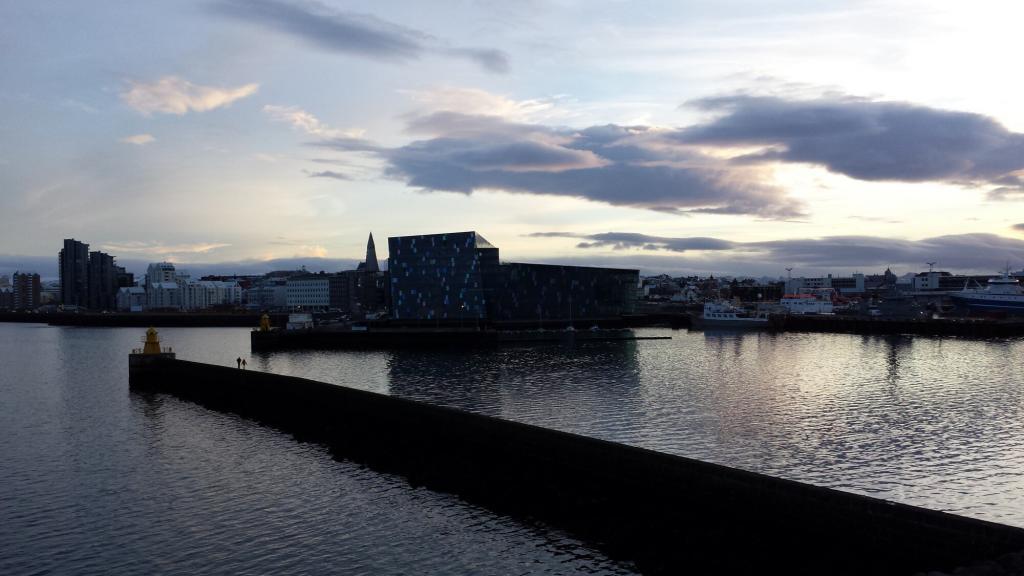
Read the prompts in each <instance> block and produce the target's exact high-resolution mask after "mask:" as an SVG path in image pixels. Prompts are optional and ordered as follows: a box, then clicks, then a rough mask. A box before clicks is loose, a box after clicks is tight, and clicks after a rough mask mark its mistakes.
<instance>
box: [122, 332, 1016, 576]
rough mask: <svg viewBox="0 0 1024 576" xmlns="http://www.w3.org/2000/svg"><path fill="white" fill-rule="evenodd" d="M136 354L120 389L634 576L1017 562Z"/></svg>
mask: <svg viewBox="0 0 1024 576" xmlns="http://www.w3.org/2000/svg"><path fill="white" fill-rule="evenodd" d="M152 346H153V347H154V349H159V348H158V347H157V346H158V345H157V344H153V345H152ZM143 355H144V354H143ZM149 356H150V357H149V358H147V359H146V360H145V361H133V362H132V363H131V364H130V369H129V379H130V387H131V389H132V391H133V392H136V393H141V394H164V393H166V394H172V395H174V396H176V397H179V398H182V399H185V400H188V401H192V402H195V403H197V404H200V405H202V406H205V407H208V408H211V409H214V410H221V411H227V412H232V413H236V414H240V415H242V416H243V417H246V418H251V419H254V420H256V421H259V422H261V423H264V424H266V425H269V426H273V427H275V428H277V429H279V430H281V431H283V432H286V433H290V434H294V435H295V437H296V438H298V439H301V440H304V441H314V442H319V443H323V444H325V445H326V446H329V447H330V448H331V450H332V451H333V453H334V454H335V456H336V457H338V458H344V459H350V460H353V461H357V462H361V463H364V464H366V465H368V466H370V467H372V468H374V469H377V470H380V471H385V472H390V473H395V474H400V475H403V476H404V477H406V478H407V479H408V481H409V482H410V483H412V484H414V485H422V486H426V487H428V488H431V489H434V490H440V491H447V492H451V493H455V494H457V495H459V496H460V497H462V498H464V499H466V500H467V501H470V502H473V503H477V504H479V505H482V506H486V507H488V508H490V509H493V510H495V511H497V512H499V513H505V514H509V515H511V516H513V517H517V518H522V519H532V520H533V521H540V522H543V523H545V524H548V525H550V526H553V527H556V528H559V529H564V530H567V531H569V532H570V533H572V534H575V535H578V536H579V537H581V538H584V539H586V540H587V541H588V542H593V543H595V544H596V545H597V546H599V547H600V548H601V549H603V550H606V551H607V552H608V553H609V554H611V555H613V556H614V557H618V558H622V559H624V560H628V561H632V562H634V563H635V565H636V566H637V568H638V569H639V570H640V571H641V572H644V573H649V574H677V573H685V572H690V573H762V572H766V573H772V572H782V573H786V574H915V573H924V572H929V571H945V572H952V571H953V570H955V569H957V568H958V567H969V566H975V565H978V564H979V563H983V562H989V561H992V560H994V559H998V558H1000V557H1004V556H1005V555H1008V554H1014V553H1018V552H1019V551H1021V550H1024V529H1020V528H1014V527H1010V526H1005V525H1001V524H997V523H993V522H986V521H981V520H976V519H971V518H965V517H962V516H957V515H953V514H948V513H943V512H938V511H933V510H927V509H923V508H919V507H914V506H908V505H904V504H899V503H894V502H890V501H884V500H879V499H875V498H870V497H866V496H860V495H855V494H850V493H846V492H841V491H838V490H832V489H827V488H821V487H817V486H812V485H808V484H804V483H800V482H793V481H789V480H784V479H779V478H774V477H770V476H766V475H762V474H757V473H753V472H748V471H744V470H739V469H735V468H729V467H725V466H720V465H716V464H711V463H707V462H701V461H697V460H693V459H689V458H684V457H680V456H674V455H669V454H664V453H659V452H654V451H651V450H645V449H642V448H636V447H632V446H627V445H623V444H617V443H613V442H607V441H602V440H598V439H594V438H588V437H583V436H579V435H574V434H568V433H565V432H560V431H555V430H550V429H545V428H540V427H537V426H531V425H527V424H522V423H518V422H512V421H507V420H502V419H498V418H493V417H488V416H482V415H478V414H473V413H469V412H464V411H460V410H455V409H451V408H446V407H441V406H435V405H431V404H426V403H422V402H416V401H411V400H407V399H403V398H398V397H394V396H387V395H382V394H375V393H371V392H366V391H361V390H356V389H352V388H347V387H343V386H338V385H334V384H328V383H324V382H316V381H312V380H307V379H302V378H295V377H289V376H282V375H276V374H270V373H263V372H258V371H251V370H241V369H236V368H234V367H222V366H213V365H209V364H201V363H196V362H188V361H184V360H178V359H174V358H173V357H170V356H168V355H166V354H163V355H160V354H150V355H149ZM136 357H137V355H135V354H133V358H136ZM968 573H972V572H968Z"/></svg>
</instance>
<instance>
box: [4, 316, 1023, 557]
mask: <svg viewBox="0 0 1024 576" xmlns="http://www.w3.org/2000/svg"><path fill="white" fill-rule="evenodd" d="M639 332H640V333H641V334H646V335H671V336H673V339H672V340H668V341H640V342H605V343H581V344H578V345H576V346H571V347H567V346H557V345H552V346H534V347H515V348H502V349H498V350H466V351H461V352H436V351H435V352H422V351H409V350H403V351H380V352H281V353H272V354H259V355H250V354H249V353H248V331H247V330H244V329H165V330H162V331H161V336H162V337H163V339H164V342H165V344H167V345H172V346H174V348H175V349H176V351H177V352H178V354H179V357H181V358H185V359H191V360H199V361H204V362H213V363H217V364H224V365H228V366H234V365H235V358H236V357H238V356H241V357H243V358H246V359H247V361H248V364H249V367H250V369H259V370H267V371H272V372H278V373H284V374H292V375H297V376H303V377H309V378H314V379H318V380H324V381H330V382H335V383H338V384H344V385H347V386H353V387H358V388H364V389H367V390H372V391H376V392H383V393H388V394H395V395H399V396H403V397H408V398H415V399H419V400H426V401H429V402H433V403H437V404H443V405H448V406H455V407H459V408H462V409H466V410H471V411H474V412H479V413H483V414H488V415H494V416H499V417H502V418H508V419H512V420H518V421H523V422H528V423H532V424H538V425H542V426H547V427H551V428H557V429H560V430H566V431H569V432H576V433H581V434H586V435H590V436H595V437H599V438H604V439H609V440H614V441H618V442H624V443H627V444H633V445H637V446H643V447H646V448H652V449H656V450H660V451H663V452H669V453H673V454H679V455H683V456H688V457H694V458H699V459H702V460H707V461H712V462H717V463H721V464H726V465H729V466H735V467H740V468H745V469H748V470H754V471H757V472H763V473H767V474H772V475H777V476H781V477H785V478H790V479H795V480H801V481H806V482H810V483H813V484H818V485H821V486H829V487H833V488H839V489H842V490H847V491H850V492H857V493H861V494H868V495H872V496H876V497H881V498H886V499H890V500H896V501H900V502H905V503H909V504H916V505H920V506H925V507H928V508H933V509H937V510H944V511H949V512H955V513H958V514H963V515H967V516H973V517H976V518H982V519H987V520H993V521H997V522H1002V523H1006V524H1012V525H1017V526H1024V391H1022V389H1021V382H1022V381H1024V378H1022V377H1024V373H1022V368H1021V364H1020V361H1019V359H1020V358H1021V357H1022V353H1024V339H1014V340H991V341H980V340H961V339H936V338H923V337H874V336H854V335H842V334H780V335H771V334H759V333H749V334H742V333H727V332H719V333H712V332H708V333H702V332H693V333H689V332H686V331H669V330H658V329H650V330H641V331H639ZM141 336H142V331H141V330H138V329H85V328H53V327H45V326H35V325H3V324H0V342H3V344H0V368H2V371H0V438H2V439H3V440H2V443H0V462H2V467H0V573H4V574H6V573H21V572H32V571H36V570H39V571H44V570H50V571H52V572H65V573H67V572H74V573H83V572H88V571H89V570H93V571H97V572H102V571H117V572H126V573H149V572H154V571H163V572H189V573H191V572H232V573H236V572H237V573H246V572H258V573H268V572H322V571H335V572H338V571H341V572H346V573H348V572H351V573H374V574H378V573H410V572H415V573H437V574H441V573H466V572H471V573H495V574H499V573H500V574H505V573H544V572H547V573H580V572H586V573H629V572H630V567H629V566H628V565H625V564H622V563H617V562H615V561H613V560H610V559H608V558H606V557H604V556H602V555H601V554H600V553H598V552H596V551H594V550H593V549H591V548H589V547H588V546H586V545H584V544H582V543H580V542H578V541H576V540H574V539H573V538H571V537H569V536H567V535H566V534H563V533H561V532H559V531H557V530H553V529H551V528H550V527H546V526H543V525H539V524H536V523H530V522H528V521H525V520H522V519H518V520H516V519H509V518H503V517H500V516H497V515H494V514H492V513H490V512H489V511H487V510H482V509H479V508H477V507H474V506H471V505H469V504H466V503H464V502H462V501H461V500H459V499H458V498H456V497H454V496H451V495H446V494H438V493H433V492H430V491H427V490H423V489H416V488H412V487H410V486H409V485H408V484H407V483H405V482H404V481H403V479H402V478H400V477H394V476H388V475H383V474H379V473H376V472H373V471H370V470H367V469H364V468H360V467H358V466H355V465H353V464H351V463H347V462H339V461H335V460H333V459H332V458H331V456H330V455H329V454H328V453H327V452H326V450H324V449H323V448H322V447H319V446H317V445H310V444H302V443H299V442H296V441H294V440H292V439H291V438H290V437H289V436H287V435H286V434H282V433H280V432H277V431H275V430H272V429H268V428H264V427H261V426H259V425H256V424H254V423H251V422H247V421H245V420H242V419H240V418H237V417H235V416H232V415H229V414H221V413H216V412H211V411H209V410H206V409H203V408H201V407H198V406H195V405H191V404H188V403H185V402H181V401H178V400H176V399H174V398H172V397H167V396H162V395H159V396H153V397H150V396H143V395H139V394H133V393H129V392H128V387H127V366H126V365H127V359H126V353H127V350H128V349H129V348H131V347H133V346H134V345H137V341H138V339H139V338H140V337H141Z"/></svg>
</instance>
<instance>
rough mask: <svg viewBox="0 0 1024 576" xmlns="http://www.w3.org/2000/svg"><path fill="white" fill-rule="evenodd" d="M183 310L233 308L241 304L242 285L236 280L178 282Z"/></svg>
mask: <svg viewBox="0 0 1024 576" xmlns="http://www.w3.org/2000/svg"><path fill="white" fill-rule="evenodd" d="M179 289H180V290H181V307H182V309H184V310H203V309H206V308H234V307H237V306H241V305H242V287H241V286H240V285H239V284H238V282H236V281H229V282H226V281H219V280H196V281H190V282H182V283H179Z"/></svg>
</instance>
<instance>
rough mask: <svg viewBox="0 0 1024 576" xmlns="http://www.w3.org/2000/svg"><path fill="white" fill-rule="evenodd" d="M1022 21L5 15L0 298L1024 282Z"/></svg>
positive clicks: (883, 6) (873, 9)
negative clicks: (42, 288) (546, 281)
mask: <svg viewBox="0 0 1024 576" xmlns="http://www.w3.org/2000/svg"><path fill="white" fill-rule="evenodd" d="M1022 20H1024V4H1019V3H1014V2H1003V1H999V2H994V1H988V0H981V1H976V2H970V3H965V2H954V1H948V2H947V1H936V0H932V1H917V0H886V1H884V2H883V1H864V2H860V1H843V2H834V1H829V0H818V1H797V0H778V1H776V0H749V1H744V0H716V1H707V2H704V1H701V2H681V1H666V2H623V1H600V0H596V1H583V0H524V1H521V2H497V1H491V0H459V1H455V0H437V1H433V2H410V1H395V2H380V1H377V2H363V1H351V2H349V1H340V0H322V1H321V0H199V1H193V0H174V1H157V0H153V1H147V2H123V1H122V2H113V1H104V0H94V1H90V2H79V1H66V2H58V1H46V0H39V1H35V2H22V1H20V0H0V78H3V81H2V82H0V274H4V273H10V272H12V271H13V270H14V269H21V270H26V269H32V268H36V269H38V270H35V271H39V272H40V273H41V274H43V275H44V276H55V275H56V253H57V251H58V250H59V249H60V247H61V242H62V240H63V239H64V238H71V237H73V238H76V239H78V240H81V241H84V242H87V243H89V244H90V246H91V248H92V249H93V250H103V251H106V252H109V253H111V254H113V255H115V256H116V257H117V258H118V260H119V262H121V263H123V264H127V265H129V269H132V268H135V269H136V271H141V269H142V268H144V265H145V263H146V262H150V261H161V260H168V261H173V262H176V263H178V264H179V265H180V266H182V267H187V268H192V269H197V270H203V271H204V272H213V271H223V272H224V273H234V272H239V271H246V272H253V271H266V270H269V269H272V268H275V267H280V266H291V265H297V264H302V263H307V265H308V266H309V267H312V268H318V267H320V268H326V269H328V270H331V269H341V268H344V267H347V266H349V265H350V264H351V262H354V261H356V260H358V259H360V258H361V257H362V255H363V253H364V250H365V244H366V238H367V235H368V234H369V233H370V232H371V231H372V232H373V234H374V237H375V238H376V239H377V252H378V255H379V256H380V257H381V258H382V259H383V258H385V257H386V254H387V242H386V238H387V237H388V236H401V235H413V234H430V233H441V232H452V231H462V230H476V231H477V232H479V233H480V234H481V235H482V236H484V237H485V238H487V239H488V240H489V241H490V242H491V243H492V244H495V245H497V246H498V247H499V248H500V249H501V256H502V259H503V260H507V261H525V262H547V263H572V264H585V265H597V266H616V267H630V268H639V269H640V270H641V271H642V273H647V274H653V273H661V272H668V273H672V274H709V273H714V274H732V275H751V276H762V275H767V276H781V275H785V271H784V270H785V268H788V267H791V268H793V269H794V271H793V274H794V275H808V276H812V275H818V274H825V273H834V274H845V273H849V272H854V271H861V272H867V273H874V272H880V271H882V270H884V269H885V268H886V267H891V268H892V269H893V270H894V271H896V272H897V273H904V272H909V271H918V270H922V269H926V268H927V265H926V264H925V262H938V264H937V267H938V268H940V269H948V270H952V271H954V272H979V273H995V272H996V271H997V270H999V269H1002V268H1003V267H1005V266H1007V265H1009V266H1011V267H1013V268H1014V269H1020V268H1024V107H1022V106H1020V95H1021V94H1024V76H1022V75H1021V74H1020V70H1019V55H1020V54H1021V53H1024V36H1022V35H1020V34H1019V32H1018V29H1017V27H1018V24H1019V22H1021V21H1022Z"/></svg>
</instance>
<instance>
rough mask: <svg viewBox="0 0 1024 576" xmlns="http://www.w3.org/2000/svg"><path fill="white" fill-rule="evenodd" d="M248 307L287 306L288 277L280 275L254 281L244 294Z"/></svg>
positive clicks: (277, 307) (271, 307)
mask: <svg viewBox="0 0 1024 576" xmlns="http://www.w3.org/2000/svg"><path fill="white" fill-rule="evenodd" d="M245 299H246V302H247V303H248V306H249V308H252V309H256V310H280V309H283V308H286V307H287V306H288V279H287V278H284V277H280V276H272V277H269V278H263V279H262V280H259V281H257V282H255V283H254V284H253V285H252V286H251V287H250V288H249V290H248V291H247V293H246V296H245Z"/></svg>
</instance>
